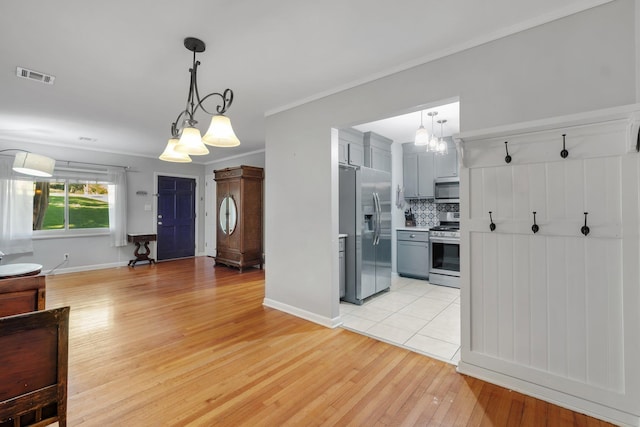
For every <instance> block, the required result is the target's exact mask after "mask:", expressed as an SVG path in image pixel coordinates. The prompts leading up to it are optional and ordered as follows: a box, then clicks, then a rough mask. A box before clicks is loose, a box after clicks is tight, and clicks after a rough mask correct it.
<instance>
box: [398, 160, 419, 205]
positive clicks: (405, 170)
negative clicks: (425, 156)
mask: <svg viewBox="0 0 640 427" xmlns="http://www.w3.org/2000/svg"><path fill="white" fill-rule="evenodd" d="M402 178H403V185H404V196H405V197H406V198H416V197H418V153H405V154H404V155H403V161H402Z"/></svg>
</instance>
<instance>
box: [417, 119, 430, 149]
mask: <svg viewBox="0 0 640 427" xmlns="http://www.w3.org/2000/svg"><path fill="white" fill-rule="evenodd" d="M422 113H423V112H422V111H420V127H419V128H418V130H417V131H416V137H415V139H414V140H413V143H414V144H415V145H427V144H428V143H429V132H427V130H426V129H425V128H424V126H423V125H422Z"/></svg>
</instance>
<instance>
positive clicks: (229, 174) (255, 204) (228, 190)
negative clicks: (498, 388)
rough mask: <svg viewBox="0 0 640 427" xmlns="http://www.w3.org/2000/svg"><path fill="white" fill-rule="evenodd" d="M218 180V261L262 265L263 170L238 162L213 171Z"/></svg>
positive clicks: (221, 262) (231, 264)
mask: <svg viewBox="0 0 640 427" xmlns="http://www.w3.org/2000/svg"><path fill="white" fill-rule="evenodd" d="M213 173H214V177H215V181H216V209H217V218H218V219H217V221H216V222H217V225H216V257H215V261H216V264H224V265H228V266H231V267H237V268H239V269H240V272H242V269H243V268H244V267H247V266H254V265H259V266H260V269H262V263H263V255H262V192H263V190H262V181H263V179H264V171H263V169H262V168H258V167H254V166H244V165H243V166H236V167H232V168H226V169H220V170H216V171H214V172H213Z"/></svg>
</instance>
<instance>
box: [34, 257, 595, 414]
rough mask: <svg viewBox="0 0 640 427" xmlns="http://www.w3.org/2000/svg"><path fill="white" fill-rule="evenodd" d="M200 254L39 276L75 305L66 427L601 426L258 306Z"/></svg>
mask: <svg viewBox="0 0 640 427" xmlns="http://www.w3.org/2000/svg"><path fill="white" fill-rule="evenodd" d="M212 265H213V261H212V259H211V258H206V257H200V258H195V259H186V260H179V261H171V262H163V263H159V264H157V265H155V266H148V265H138V266H136V267H135V268H133V269H131V268H128V267H122V268H115V269H106V270H96V271H91V272H82V273H72V274H64V275H57V276H49V277H47V308H53V307H59V306H63V305H70V306H71V318H70V346H69V401H68V404H69V408H68V418H69V426H185V425H193V426H213V425H225V426H284V425H291V426H315V425H330V426H333V425H356V426H376V425H377V426H383V425H393V426H396V425H420V426H426V425H434V426H437V425H440V426H451V425H462V426H467V425H468V426H474V425H493V426H518V425H522V426H543V425H548V426H560V425H576V426H578V425H580V426H583V425H589V426H591V425H594V426H596V425H606V424H605V423H601V422H600V421H598V420H595V419H593V418H589V417H586V416H584V415H581V414H577V413H574V412H571V411H569V410H566V409H563V408H560V407H558V406H554V405H551V404H548V403H545V402H543V401H540V400H537V399H534V398H531V397H527V396H524V395H522V394H520V393H516V392H511V391H509V390H506V389H504V388H501V387H497V386H494V385H491V384H489V383H486V382H483V381H480V380H476V379H474V378H471V377H467V376H464V375H460V374H457V373H456V371H455V367H454V366H452V365H449V364H447V363H444V362H440V361H437V360H434V359H430V358H428V357H425V356H423V355H420V354H417V353H413V352H411V351H408V350H405V349H401V348H398V347H394V346H392V345H389V344H386V343H383V342H379V341H376V340H374V339H372V338H368V337H365V336H362V335H358V334H356V333H353V332H350V331H347V330H344V329H342V328H336V329H333V330H332V329H327V328H324V327H322V326H319V325H316V324H314V323H311V322H307V321H305V320H302V319H299V318H297V317H294V316H290V315H288V314H285V313H282V312H279V311H277V310H274V309H269V308H265V307H263V306H262V300H263V298H264V272H262V271H259V270H257V269H255V270H254V269H248V270H246V271H245V272H244V273H243V274H239V273H238V271H237V270H233V269H230V268H226V267H215V268H214V267H212Z"/></svg>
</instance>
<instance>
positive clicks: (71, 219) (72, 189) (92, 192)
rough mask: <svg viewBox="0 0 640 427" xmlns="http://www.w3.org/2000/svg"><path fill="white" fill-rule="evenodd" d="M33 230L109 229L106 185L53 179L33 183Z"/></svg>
mask: <svg viewBox="0 0 640 427" xmlns="http://www.w3.org/2000/svg"><path fill="white" fill-rule="evenodd" d="M33 186H34V195H33V230H34V231H43V232H46V231H51V230H58V231H69V230H83V229H84V230H87V229H92V230H96V229H100V230H104V231H108V230H109V186H108V184H107V183H106V182H99V181H88V180H80V179H52V180H48V181H42V180H40V181H37V182H34V184H33Z"/></svg>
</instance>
